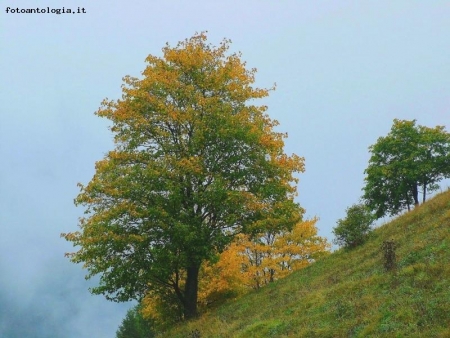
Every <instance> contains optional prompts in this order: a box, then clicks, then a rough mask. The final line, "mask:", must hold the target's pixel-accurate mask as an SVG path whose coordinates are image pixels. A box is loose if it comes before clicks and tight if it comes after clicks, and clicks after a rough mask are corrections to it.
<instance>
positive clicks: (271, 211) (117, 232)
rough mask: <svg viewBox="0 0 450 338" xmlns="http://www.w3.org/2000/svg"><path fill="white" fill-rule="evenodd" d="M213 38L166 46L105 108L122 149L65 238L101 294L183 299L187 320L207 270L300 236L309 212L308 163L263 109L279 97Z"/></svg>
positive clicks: (85, 188)
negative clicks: (239, 250)
mask: <svg viewBox="0 0 450 338" xmlns="http://www.w3.org/2000/svg"><path fill="white" fill-rule="evenodd" d="M206 40H207V37H206V34H205V33H200V34H196V35H195V36H193V37H192V38H190V39H186V40H185V41H181V42H180V43H179V44H178V45H177V46H176V47H171V46H169V45H166V47H164V48H163V50H162V52H163V56H162V57H156V56H152V55H150V56H148V58H147V63H148V65H147V67H146V69H145V70H144V72H143V78H142V79H138V78H133V77H130V76H127V77H125V78H124V82H125V84H124V86H123V87H122V88H123V95H122V99H120V100H117V101H109V100H105V101H104V102H103V104H102V106H101V108H100V109H99V110H98V112H97V115H98V116H100V117H105V118H107V119H109V120H110V121H111V122H112V127H111V131H112V132H113V133H114V140H115V144H116V147H115V149H114V150H112V151H110V152H108V153H107V155H106V156H105V158H104V159H103V160H101V161H98V162H97V163H96V172H95V175H94V177H93V178H92V180H91V181H90V182H89V183H88V184H87V185H82V184H80V188H81V189H80V190H81V191H80V194H79V195H78V196H77V198H76V199H75V203H76V205H81V206H83V207H85V208H86V211H85V217H84V218H82V219H81V220H80V224H79V226H80V231H76V232H73V233H67V234H62V236H63V237H64V238H65V239H66V240H68V241H70V242H72V243H73V244H74V246H78V247H79V250H78V251H77V252H74V253H70V254H68V256H69V257H70V258H71V260H72V262H74V263H83V264H84V267H85V268H86V269H87V270H88V275H87V278H91V277H92V276H94V275H97V274H100V275H101V278H100V284H99V286H97V287H94V288H93V289H92V292H93V293H95V294H103V295H105V296H106V297H107V298H108V299H110V300H114V301H127V300H130V299H142V298H143V297H145V295H147V294H149V293H151V294H154V295H163V297H162V298H173V297H176V298H177V302H176V303H174V304H175V305H178V304H181V306H182V308H183V310H184V314H183V315H184V318H192V317H195V316H196V314H197V295H198V278H199V270H200V267H201V265H202V263H204V262H205V261H208V260H210V259H212V257H214V256H216V255H217V253H220V252H221V251H223V250H224V248H225V247H226V246H227V245H228V244H229V243H230V242H231V241H232V240H233V238H234V237H235V235H237V234H240V233H251V234H257V233H259V232H262V231H266V230H270V229H273V230H278V229H287V230H289V229H291V228H292V227H293V226H294V225H295V224H296V223H297V222H298V221H300V220H301V217H302V214H303V210H302V208H301V207H300V206H299V205H298V203H296V202H295V201H294V197H295V196H296V191H297V190H296V189H297V188H296V185H295V183H296V182H297V179H296V178H295V176H294V175H295V173H298V172H302V171H303V170H304V165H303V158H300V157H298V156H297V155H295V154H293V155H291V156H288V155H286V154H285V153H284V151H283V146H284V142H283V139H284V138H285V137H286V135H285V134H282V133H279V132H276V131H274V128H275V126H277V124H278V123H277V121H275V120H271V119H270V118H269V116H268V115H267V114H266V110H267V107H266V106H256V105H254V104H253V103H254V102H255V101H256V100H257V99H259V98H263V97H266V96H268V93H269V90H268V89H260V88H255V87H252V84H253V83H254V81H255V79H254V76H255V73H256V69H251V70H248V69H246V68H245V63H244V62H243V61H241V59H240V54H231V55H227V50H228V48H229V44H230V41H229V40H224V41H223V42H222V43H221V44H220V46H218V47H215V46H212V45H211V44H209V43H207V41H206ZM160 298H161V297H160ZM174 308H177V306H174Z"/></svg>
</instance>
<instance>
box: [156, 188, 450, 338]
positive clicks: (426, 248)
mask: <svg viewBox="0 0 450 338" xmlns="http://www.w3.org/2000/svg"><path fill="white" fill-rule="evenodd" d="M391 239H392V240H394V241H395V242H396V243H397V245H398V248H397V250H396V254H397V270H396V271H394V272H389V273H388V272H385V271H384V268H383V260H382V258H383V255H382V252H381V244H382V243H383V241H384V240H391ZM194 330H198V331H199V332H200V337H202V338H204V337H242V338H248V337H308V338H310V337H321V338H322V337H426V338H430V337H450V191H447V192H444V193H441V194H439V195H437V196H436V197H434V198H433V199H431V200H430V201H428V202H426V203H425V204H423V205H422V206H420V207H418V208H416V209H415V210H413V211H411V212H408V213H406V214H404V215H402V216H400V217H398V218H397V219H395V220H393V221H392V222H390V223H388V224H385V225H383V226H382V227H380V228H378V229H376V230H375V231H374V232H373V233H372V235H371V236H370V238H369V240H368V241H367V243H366V244H364V245H363V246H361V247H359V248H356V249H354V250H351V251H345V250H339V251H337V252H335V253H333V254H331V255H329V256H327V257H326V258H324V259H322V260H320V261H318V262H316V263H314V264H312V265H311V266H309V267H307V268H305V269H303V270H301V271H298V272H296V273H294V274H292V275H291V276H289V277H287V278H285V279H283V280H280V281H277V282H275V283H272V284H271V285H269V286H267V287H265V288H263V289H261V290H260V291H256V292H251V293H249V294H247V295H245V296H243V297H241V298H239V299H237V300H235V301H230V302H228V303H226V304H225V305H222V306H221V307H219V308H217V309H214V310H211V311H210V312H209V313H206V314H205V315H203V316H202V317H201V318H199V319H198V320H195V321H191V322H187V323H182V324H180V325H179V326H176V327H174V328H172V329H171V330H170V331H169V332H164V333H162V334H160V337H183V338H184V337H198V335H192V334H191V332H192V331H194Z"/></svg>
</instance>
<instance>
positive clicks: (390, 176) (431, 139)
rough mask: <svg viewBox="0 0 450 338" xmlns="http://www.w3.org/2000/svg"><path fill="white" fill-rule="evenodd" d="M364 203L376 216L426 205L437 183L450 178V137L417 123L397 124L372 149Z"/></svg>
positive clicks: (436, 128) (439, 130) (440, 131)
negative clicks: (413, 206) (420, 201)
mask: <svg viewBox="0 0 450 338" xmlns="http://www.w3.org/2000/svg"><path fill="white" fill-rule="evenodd" d="M369 150H370V151H371V153H372V156H371V158H370V160H369V166H368V167H367V169H366V170H365V174H366V178H365V181H366V186H365V187H364V188H363V190H364V197H363V198H364V199H365V201H366V204H367V206H368V207H369V208H370V209H371V210H373V211H375V215H376V216H377V217H378V218H379V217H383V216H385V215H391V216H392V215H396V214H398V213H399V212H400V211H402V210H404V209H408V210H410V209H411V206H412V205H415V206H417V205H419V200H420V198H419V194H420V193H422V202H425V200H426V195H427V193H428V192H432V191H434V190H436V189H438V185H437V183H438V182H439V181H441V180H442V179H443V178H447V177H450V134H449V133H447V132H446V131H445V128H444V127H443V126H437V127H435V128H429V127H425V126H420V125H416V120H412V121H406V120H397V119H395V120H394V123H393V126H392V128H391V131H390V133H389V134H388V135H387V136H385V137H380V138H379V139H378V140H377V142H376V143H375V144H374V145H372V146H370V147H369Z"/></svg>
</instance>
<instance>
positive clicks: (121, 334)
mask: <svg viewBox="0 0 450 338" xmlns="http://www.w3.org/2000/svg"><path fill="white" fill-rule="evenodd" d="M152 337H155V333H154V331H153V328H152V322H151V321H149V320H147V319H145V318H143V316H142V314H141V312H140V308H139V305H136V306H135V307H133V308H131V309H129V310H128V312H127V314H126V316H125V318H124V319H123V320H122V324H121V325H120V326H119V329H118V330H117V332H116V338H152Z"/></svg>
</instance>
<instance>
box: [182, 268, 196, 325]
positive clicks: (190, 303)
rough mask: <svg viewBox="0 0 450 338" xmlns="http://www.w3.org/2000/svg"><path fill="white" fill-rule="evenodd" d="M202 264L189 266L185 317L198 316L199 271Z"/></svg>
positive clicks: (185, 292) (185, 290) (185, 291)
mask: <svg viewBox="0 0 450 338" xmlns="http://www.w3.org/2000/svg"><path fill="white" fill-rule="evenodd" d="M199 270H200V265H193V266H190V267H188V268H187V277H186V285H185V287H184V301H185V302H184V319H192V318H195V317H196V316H197V297H198V272H199Z"/></svg>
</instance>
